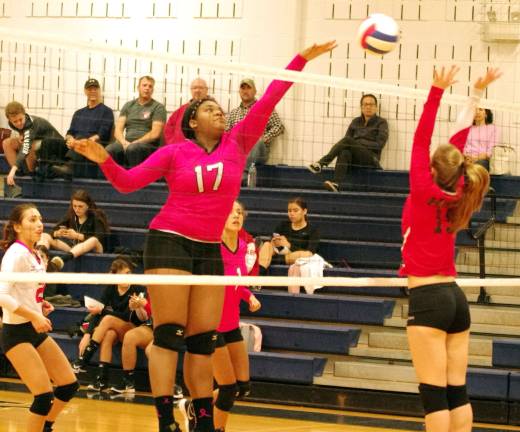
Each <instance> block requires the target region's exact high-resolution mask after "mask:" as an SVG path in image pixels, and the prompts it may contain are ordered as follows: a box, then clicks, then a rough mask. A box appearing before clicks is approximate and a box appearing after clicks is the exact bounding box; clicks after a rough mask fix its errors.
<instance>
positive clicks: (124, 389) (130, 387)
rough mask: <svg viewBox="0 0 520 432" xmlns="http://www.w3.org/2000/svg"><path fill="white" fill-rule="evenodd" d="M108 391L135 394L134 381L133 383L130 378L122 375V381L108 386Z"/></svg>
mask: <svg viewBox="0 0 520 432" xmlns="http://www.w3.org/2000/svg"><path fill="white" fill-rule="evenodd" d="M110 391H111V392H114V393H120V394H126V395H128V394H135V383H133V382H132V380H129V379H128V378H126V377H123V382H122V383H121V384H118V385H115V386H113V387H110Z"/></svg>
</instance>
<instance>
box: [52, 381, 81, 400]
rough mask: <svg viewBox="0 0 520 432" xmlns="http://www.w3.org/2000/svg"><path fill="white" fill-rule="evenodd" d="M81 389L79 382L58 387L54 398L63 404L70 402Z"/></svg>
mask: <svg viewBox="0 0 520 432" xmlns="http://www.w3.org/2000/svg"><path fill="white" fill-rule="evenodd" d="M78 389H79V384H78V382H77V381H74V382H73V383H70V384H66V385H62V386H58V387H56V388H55V389H54V397H55V398H56V399H59V400H60V401H62V402H68V401H70V400H71V399H72V398H73V397H74V395H75V394H76V392H77V391H78Z"/></svg>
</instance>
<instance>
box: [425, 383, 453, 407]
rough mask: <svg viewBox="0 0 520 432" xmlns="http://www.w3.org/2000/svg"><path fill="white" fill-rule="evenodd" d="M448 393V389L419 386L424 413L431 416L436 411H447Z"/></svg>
mask: <svg viewBox="0 0 520 432" xmlns="http://www.w3.org/2000/svg"><path fill="white" fill-rule="evenodd" d="M446 393H447V391H446V387H439V386H434V385H431V384H419V394H420V395H421V399H422V403H423V407H424V413H425V414H430V413H432V412H436V411H443V410H447V409H448V397H447V395H446Z"/></svg>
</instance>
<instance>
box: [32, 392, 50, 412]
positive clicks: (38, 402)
mask: <svg viewBox="0 0 520 432" xmlns="http://www.w3.org/2000/svg"><path fill="white" fill-rule="evenodd" d="M53 400H54V394H53V393H52V392H48V393H42V394H39V395H36V396H34V400H33V403H32V405H31V407H30V408H29V411H31V412H32V413H33V414H36V415H40V416H46V415H47V414H49V411H50V410H51V408H52V402H53Z"/></svg>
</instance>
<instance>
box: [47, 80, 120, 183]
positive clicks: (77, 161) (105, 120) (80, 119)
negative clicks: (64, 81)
mask: <svg viewBox="0 0 520 432" xmlns="http://www.w3.org/2000/svg"><path fill="white" fill-rule="evenodd" d="M84 92H85V96H86V97H87V106H86V107H83V108H81V109H79V110H77V111H76V112H75V113H74V115H73V116H72V121H71V122H70V127H69V130H68V131H67V133H66V135H65V143H66V144H67V147H68V148H69V150H68V151H67V153H66V155H65V159H66V162H65V164H63V165H53V166H52V170H53V171H54V173H55V174H57V175H59V176H63V177H70V176H72V174H73V173H74V167H75V166H79V165H81V164H86V163H90V162H89V161H87V159H85V158H84V157H83V156H81V155H80V154H78V153H76V152H75V151H74V150H72V148H71V146H72V144H73V143H74V141H75V140H77V139H82V138H89V139H91V140H94V141H97V142H99V143H100V144H102V145H103V146H106V145H108V143H109V142H110V139H111V135H112V129H113V128H114V113H113V112H112V108H109V107H107V106H106V105H105V104H104V103H103V102H102V100H103V97H102V94H101V87H100V85H99V81H98V80H97V79H94V78H89V79H88V80H87V81H86V82H85V85H84Z"/></svg>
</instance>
